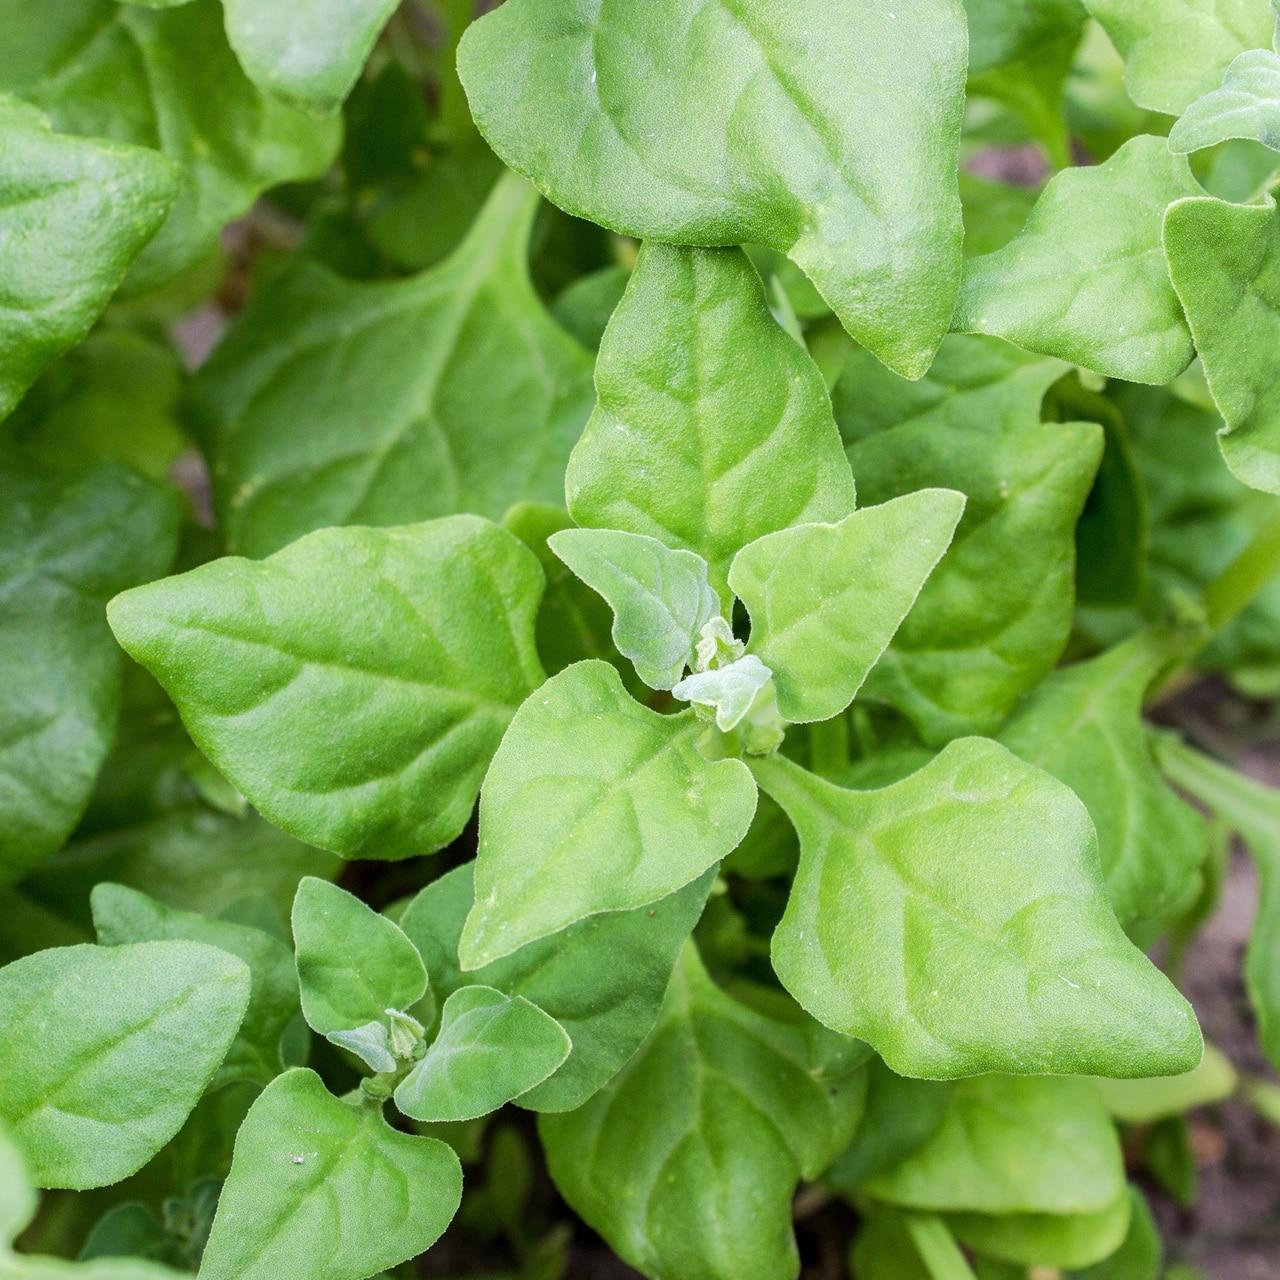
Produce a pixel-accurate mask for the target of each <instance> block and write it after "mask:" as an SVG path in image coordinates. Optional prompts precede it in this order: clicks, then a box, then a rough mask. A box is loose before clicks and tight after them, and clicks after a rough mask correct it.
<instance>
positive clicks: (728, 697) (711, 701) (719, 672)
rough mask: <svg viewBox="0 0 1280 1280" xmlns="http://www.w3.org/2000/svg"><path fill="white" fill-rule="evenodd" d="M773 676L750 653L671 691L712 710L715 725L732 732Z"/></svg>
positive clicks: (697, 705)
mask: <svg viewBox="0 0 1280 1280" xmlns="http://www.w3.org/2000/svg"><path fill="white" fill-rule="evenodd" d="M772 678H773V673H772V672H771V671H770V670H769V668H768V667H766V666H765V665H764V663H763V662H761V661H760V659H759V658H757V657H756V656H755V655H754V654H750V653H749V654H747V655H746V656H745V657H741V658H738V659H737V661H735V662H730V663H729V664H728V665H727V666H724V667H718V668H716V669H715V670H714V671H698V672H695V673H694V674H693V675H691V676H686V677H685V678H684V679H683V680H681V681H680V683H679V684H678V685H676V687H675V688H674V689H672V690H671V693H672V695H673V696H674V697H676V698H678V699H679V700H680V701H681V702H691V703H693V705H694V706H695V707H706V708H709V709H711V710H713V711H714V712H715V716H716V728H717V729H719V730H720V731H721V732H722V733H729V732H731V731H732V730H734V729H736V728H737V727H738V725H739V724H741V723H742V720H743V717H744V716H746V714H747V712H748V711H750V710H751V707H752V704H753V703H754V702H755V700H756V696H757V695H758V694H759V692H760V690H761V689H763V688H764V687H765V685H767V684H768V683H769V681H770V680H771V679H772Z"/></svg>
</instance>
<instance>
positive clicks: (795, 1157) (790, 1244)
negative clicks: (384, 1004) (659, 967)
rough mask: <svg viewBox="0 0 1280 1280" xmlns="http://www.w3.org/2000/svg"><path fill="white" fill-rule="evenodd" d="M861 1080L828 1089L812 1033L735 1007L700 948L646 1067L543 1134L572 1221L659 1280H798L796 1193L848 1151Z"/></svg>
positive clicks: (644, 1059)
mask: <svg viewBox="0 0 1280 1280" xmlns="http://www.w3.org/2000/svg"><path fill="white" fill-rule="evenodd" d="M864 1079H865V1077H864V1075H863V1073H862V1072H854V1073H853V1074H851V1075H846V1076H844V1077H842V1078H839V1079H833V1080H823V1079H821V1078H820V1073H818V1072H816V1071H815V1070H814V1063H813V1061H812V1059H811V1056H810V1054H809V1052H808V1042H807V1040H806V1036H805V1033H804V1030H803V1029H802V1028H801V1027H798V1026H793V1025H788V1024H786V1023H783V1022H780V1021H776V1020H775V1019H773V1018H769V1017H765V1016H763V1015H761V1014H759V1013H756V1012H754V1011H752V1010H750V1009H748V1008H747V1007H746V1006H744V1005H742V1004H739V1003H738V1002H737V1001H735V1000H732V999H730V997H729V996H727V995H725V994H724V992H722V991H720V990H719V989H718V988H717V987H716V986H715V985H714V984H713V983H712V982H711V980H710V978H708V976H707V974H706V972H705V970H704V969H703V968H702V965H701V963H700V962H699V960H698V958H697V955H696V953H695V952H694V951H693V950H692V948H690V950H688V951H687V952H686V954H685V957H684V958H683V960H682V961H681V964H680V966H679V968H678V969H677V970H676V974H675V977H674V978H673V979H672V983H671V988H670V990H669V991H668V993H667V999H666V1003H665V1005H664V1006H663V1010H662V1015H661V1017H660V1019H659V1021H658V1025H657V1026H656V1027H655V1028H654V1030H653V1032H652V1034H651V1035H650V1036H649V1038H648V1040H646V1041H645V1043H644V1045H642V1046H641V1048H640V1050H639V1051H638V1052H637V1053H636V1055H635V1056H634V1057H633V1058H632V1059H631V1061H630V1062H629V1063H627V1065H626V1066H625V1067H624V1068H623V1070H622V1072H621V1073H620V1074H619V1075H618V1076H617V1077H616V1078H615V1079H614V1080H613V1082H612V1083H610V1084H609V1085H608V1086H606V1088H605V1089H604V1090H602V1091H601V1092H600V1093H598V1094H597V1095H596V1096H595V1097H594V1098H593V1099H592V1100H591V1101H590V1102H588V1103H587V1104H586V1105H585V1106H583V1107H580V1108H579V1109H578V1110H576V1111H573V1112H570V1113H568V1114H566V1115H558V1116H543V1117H542V1119H541V1120H540V1122H539V1132H540V1134H541V1136H542V1142H543V1146H544V1147H545V1149H546V1153H547V1161H548V1163H549V1165H550V1168H551V1176H552V1177H553V1178H554V1179H555V1182H556V1185H557V1186H558V1187H559V1189H560V1192H561V1194H562V1195H563V1196H564V1197H565V1199H566V1200H568V1201H569V1204H570V1205H571V1206H572V1208H573V1209H574V1211H575V1212H576V1213H578V1214H579V1215H580V1216H581V1217H582V1218H583V1219H585V1220H586V1222H588V1223H589V1224H590V1225H591V1226H592V1227H593V1228H595V1230H597V1231H599V1232H600V1233H601V1235H603V1236H604V1237H605V1239H606V1240H607V1241H608V1242H609V1244H610V1246H611V1247H612V1248H613V1249H614V1251H615V1252H616V1253H617V1254H618V1255H619V1256H620V1257H621V1258H623V1259H624V1260H625V1261H626V1262H628V1263H630V1264H631V1265H632V1266H634V1267H637V1268H639V1269H640V1270H641V1271H643V1272H644V1273H645V1275H647V1276H651V1277H653V1280H742V1277H745V1276H750V1277H751V1278H752V1280H791V1278H792V1277H794V1276H795V1275H796V1274H797V1272H798V1267H799V1262H798V1259H797V1256H796V1247H795V1241H794V1239H793V1237H792V1234H791V1194H792V1191H793V1190H794V1188H795V1185H796V1183H797V1182H798V1181H799V1180H800V1179H801V1178H813V1177H816V1176H817V1175H818V1174H819V1173H820V1172H821V1171H822V1169H823V1168H824V1167H825V1166H826V1165H827V1163H828V1162H829V1161H830V1159H831V1157H832V1156H833V1155H834V1154H835V1152H836V1151H837V1150H839V1148H840V1147H841V1146H842V1145H843V1143H844V1142H846V1141H847V1140H848V1138H849V1134H850V1133H851V1132H852V1129H853V1127H854V1126H855V1125H856V1124H857V1120H858V1113H859V1111H860V1109H861V1098H862V1091H863V1088H864Z"/></svg>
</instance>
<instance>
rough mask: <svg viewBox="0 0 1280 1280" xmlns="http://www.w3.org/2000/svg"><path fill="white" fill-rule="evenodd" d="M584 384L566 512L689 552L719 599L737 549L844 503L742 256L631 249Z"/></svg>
mask: <svg viewBox="0 0 1280 1280" xmlns="http://www.w3.org/2000/svg"><path fill="white" fill-rule="evenodd" d="M744 352H750V353H751V354H750V359H745V358H744V356H743V353H744ZM596 387H597V391H598V395H599V402H598V404H597V406H596V411H595V413H594V414H592V416H591V420H590V421H589V422H588V423H587V428H586V430H585V431H584V432H583V435H582V439H581V441H580V442H579V443H578V445H577V446H576V447H575V449H574V451H573V454H572V456H571V457H570V459H569V469H568V472H567V474H566V476H565V493H566V495H567V499H568V507H569V511H570V513H571V514H572V515H573V518H574V519H575V520H576V521H577V522H578V523H579V524H580V525H584V526H590V527H595V528H605V529H625V530H627V531H628V532H630V533H639V534H646V535H648V536H650V537H653V538H656V539H658V541H659V542H663V543H666V545H667V546H669V547H677V548H684V549H686V550H689V551H693V552H696V553H697V554H698V555H700V556H702V557H703V559H705V560H706V561H707V563H708V564H709V566H710V577H711V585H712V586H713V587H715V589H716V590H717V591H718V592H719V593H720V595H721V598H722V601H723V603H725V604H726V605H727V604H728V600H727V598H726V586H725V580H726V577H727V575H728V572H729V564H730V562H731V561H732V559H733V556H734V554H735V553H736V552H737V551H738V549H739V548H740V547H742V546H745V545H746V544H747V543H748V542H751V541H753V540H754V539H755V538H758V537H760V536H761V535H762V534H766V533H772V532H774V530H776V529H783V528H786V527H787V526H789V525H794V524H806V523H809V522H812V521H816V520H840V519H843V518H844V517H845V516H846V515H848V514H849V512H850V511H852V510H853V504H854V488H853V478H852V476H851V475H850V474H849V466H848V463H847V462H846V461H845V459H844V458H843V457H842V456H841V451H840V438H839V434H838V432H837V431H836V426H835V422H834V421H833V419H832V416H831V404H830V401H829V400H828V399H827V392H826V387H825V385H824V384H823V381H822V375H821V374H820V373H819V372H818V368H817V366H816V365H815V364H814V363H813V361H812V360H811V359H810V358H809V356H808V355H807V354H806V353H805V351H804V349H803V348H802V347H801V346H799V345H798V344H797V343H796V342H795V340H794V339H793V338H791V337H790V336H788V334H787V333H786V332H784V330H783V329H782V328H780V327H779V325H778V323H777V322H776V321H775V320H774V318H773V316H772V315H771V314H770V312H769V308H768V306H767V305H766V302H765V296H764V290H763V288H762V286H761V284H760V277H759V276H758V275H757V274H756V270H755V268H754V267H753V266H752V265H751V263H750V260H749V259H748V258H747V257H746V255H745V254H743V253H742V251H741V250H739V249H729V250H706V249H679V248H674V247H672V246H670V245H662V244H646V245H644V246H643V247H642V248H641V250H640V257H639V260H638V261H637V263H636V268H635V271H634V272H633V273H632V277H631V283H630V285H629V286H628V289H627V292H626V295H625V296H624V297H623V299H622V302H621V303H619V305H618V308H617V310H616V311H615V312H614V313H613V318H612V319H611V320H610V322H609V327H608V329H607V330H606V331H605V336H604V341H603V342H602V343H601V346H600V358H599V360H598V361H597V364H596Z"/></svg>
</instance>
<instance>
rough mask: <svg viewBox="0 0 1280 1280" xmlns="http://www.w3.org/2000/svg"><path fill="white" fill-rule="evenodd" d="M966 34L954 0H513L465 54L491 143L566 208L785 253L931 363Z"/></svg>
mask: <svg viewBox="0 0 1280 1280" xmlns="http://www.w3.org/2000/svg"><path fill="white" fill-rule="evenodd" d="M965 44H966V41H965V16H964V9H963V6H962V5H961V4H960V3H959V0H903V2H902V3H899V4H895V5H894V7H893V10H892V11H889V10H886V9H885V8H884V7H883V6H877V5H871V6H868V5H865V4H862V3H859V0H835V2H834V3H832V2H831V0H826V2H820V0H790V2H789V3H787V4H785V5H778V4H776V3H772V2H770V0H732V3H728V4H724V3H710V2H709V0H652V2H651V3H648V4H646V5H644V6H643V7H635V6H627V7H623V8H618V7H617V6H615V5H613V4H610V3H608V0H571V2H570V3H566V4H561V5H554V6H548V5H546V4H540V3H538V0H517V2H516V3H514V4H507V5H504V6H503V7H502V8H501V9H500V10H498V11H497V12H496V13H493V14H490V15H489V16H487V17H485V18H483V19H481V20H480V21H479V22H477V23H475V24H474V25H473V26H472V27H471V28H470V30H469V31H468V32H467V34H466V36H465V37H464V38H463V41H462V46H461V48H460V50H459V55H458V69H459V72H460V74H461V76H462V82H463V84H464V86H465V87H466V90H467V96H468V98H469V99H470V102H471V110H472V114H473V115H474V117H475V120H476V123H477V124H478V125H479V127H480V131H481V133H483V134H484V135H485V137H486V138H487V139H488V141H489V143H490V145H491V146H492V147H493V149H494V150H495V151H497V153H498V154H499V155H500V156H501V157H502V158H503V159H504V160H505V161H506V162H507V163H508V164H509V165H511V167H512V168H514V169H516V170H517V171H519V172H521V173H524V174H527V175H528V176H529V177H531V178H533V180H534V181H535V182H537V183H538V185H539V187H540V188H541V189H543V190H544V191H546V192H547V193H548V195H549V196H550V198H551V199H552V200H554V201H555V202H556V203H557V204H559V205H560V206H562V207H563V208H565V209H567V210H568V211H569V212H570V213H573V214H576V215H578V216H579V217H584V218H589V219H591V220H592V221H593V222H599V223H601V224H603V225H605V226H608V227H610V228H612V229H614V230H616V231H622V232H625V233H626V234H629V235H635V236H639V237H642V238H650V237H651V238H653V239H655V240H666V241H672V242H675V243H679V244H698V245H717V244H730V245H732V244H743V243H754V244H763V245H768V246H770V247H772V248H774V249H778V250H781V251H783V252H785V253H788V254H790V256H791V257H792V258H793V259H794V260H795V261H796V262H797V263H798V264H799V265H800V266H801V267H802V268H803V269H804V271H805V273H806V274H807V275H808V276H809V277H810V279H811V280H812V281H813V282H814V284H816V285H817V286H818V289H819V290H820V291H821V293H822V294H823V296H824V297H825V298H826V300H827V302H828V303H829V304H830V305H831V307H832V309H833V310H834V311H835V312H836V314H837V315H838V316H839V317H840V319H841V321H842V322H843V324H844V325H845V327H846V328H847V329H848V330H849V332H850V333H851V334H852V335H853V336H854V337H855V338H857V339H858V341H860V342H862V343H863V344H864V345H865V346H867V347H868V348H869V349H870V350H872V351H873V352H875V354H876V355H877V356H878V357H879V358H880V359H882V360H884V361H885V362H886V363H887V364H889V365H891V366H893V367H894V368H896V369H898V371H899V372H901V373H904V374H906V375H907V376H909V377H919V376H920V374H922V373H923V372H924V371H925V369H926V368H928V366H929V361H930V359H931V358H932V356H933V353H934V350H935V349H936V347H937V345H938V341H939V339H940V338H941V337H942V334H943V333H944V332H945V331H946V326H947V321H948V319H949V318H950V315H951V306H952V303H953V301H954V298H955V285H956V281H957V278H958V274H959V265H960V240H961V228H960V201H959V195H958V192H957V191H956V185H955V178H956V154H957V144H958V140H959V132H960V117H961V113H962V109H963V100H964V78H965V63H966V57H965ZM907 67H909V68H910V69H911V73H910V74H903V69H904V68H907ZM889 157H892V162H891V163H890V162H889V160H888V158H889Z"/></svg>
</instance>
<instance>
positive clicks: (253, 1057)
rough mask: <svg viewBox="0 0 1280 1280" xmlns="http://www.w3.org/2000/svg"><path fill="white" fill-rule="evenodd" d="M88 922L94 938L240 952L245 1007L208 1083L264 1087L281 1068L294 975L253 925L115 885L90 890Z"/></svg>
mask: <svg viewBox="0 0 1280 1280" xmlns="http://www.w3.org/2000/svg"><path fill="white" fill-rule="evenodd" d="M92 902H93V923H94V927H95V928H96V929H97V932H98V941H99V942H100V943H101V944H102V945H103V946H108V947H115V946H121V945H123V944H127V943H131V942H184V941H185V942H203V943H207V944H208V945H209V946H212V947H217V948H218V949H219V950H221V951H226V952H229V953H230V954H231V955H233V956H239V958H240V959H241V960H243V961H244V962H245V964H246V965H247V966H248V968H249V979H250V986H249V1006H248V1008H247V1009H246V1010H245V1015H244V1020H243V1021H242V1022H241V1024H240V1030H239V1032H238V1033H237V1035H236V1038H235V1040H234V1041H233V1042H232V1044H231V1048H230V1049H229V1050H228V1051H227V1056H226V1057H225V1058H224V1059H223V1062H222V1065H221V1066H220V1067H219V1068H218V1074H217V1075H216V1076H215V1077H214V1081H213V1082H214V1084H215V1085H219V1084H224V1083H226V1082H227V1081H229V1080H253V1081H256V1082H257V1083H258V1084H268V1083H270V1081H272V1080H273V1079H275V1077H276V1076H277V1075H279V1074H280V1070H281V1068H282V1067H283V1065H284V1062H283V1058H282V1053H281V1040H282V1038H283V1036H284V1034H285V1031H286V1029H287V1028H288V1026H289V1024H290V1022H291V1021H292V1020H293V1018H294V1017H295V1016H296V1015H297V1013H298V975H297V974H296V972H295V971H294V967H293V957H292V956H291V955H290V954H289V948H288V947H287V946H286V945H285V944H284V943H283V942H282V941H281V940H280V939H279V938H277V937H273V936H272V935H271V934H269V933H267V932H266V931H265V930H262V929H255V928H253V927H252V926H251V925H244V924H236V923H233V922H232V921H230V920H219V919H217V918H216V917H213V916H203V915H198V914H197V913H196V912H194V911H179V910H176V909H175V908H173V907H167V906H165V905H164V904H163V903H161V902H157V901H156V900H155V899H154V898H149V897H148V896H147V895H146V894H145V893H139V892H138V891H137V890H136V889H130V888H127V887H126V886H124V885H121V884H99V885H97V886H95V887H94V890H93V895H92Z"/></svg>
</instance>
